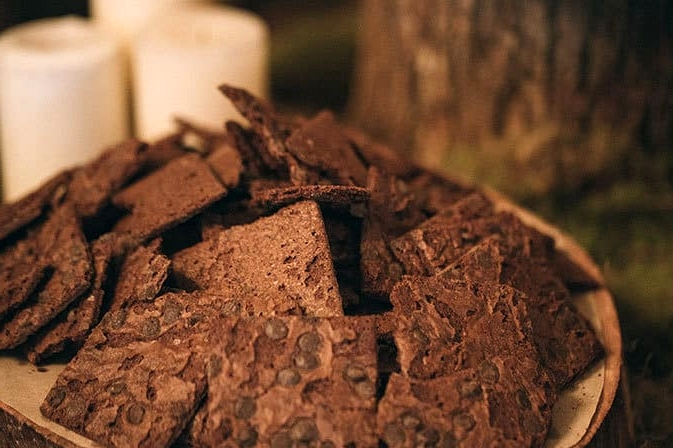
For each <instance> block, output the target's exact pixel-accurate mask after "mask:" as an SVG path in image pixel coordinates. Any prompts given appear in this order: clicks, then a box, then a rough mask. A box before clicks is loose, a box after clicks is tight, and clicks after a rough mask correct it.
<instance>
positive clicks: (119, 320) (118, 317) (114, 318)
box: [109, 309, 128, 330]
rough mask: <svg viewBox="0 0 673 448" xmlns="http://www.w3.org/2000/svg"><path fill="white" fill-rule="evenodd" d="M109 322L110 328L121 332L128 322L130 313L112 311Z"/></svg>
mask: <svg viewBox="0 0 673 448" xmlns="http://www.w3.org/2000/svg"><path fill="white" fill-rule="evenodd" d="M109 316H110V317H109V322H110V328H112V329H113V330H119V329H120V328H121V327H123V326H124V322H126V317H127V316H128V312H127V311H126V310H123V309H122V310H116V311H112V312H110V314H109Z"/></svg>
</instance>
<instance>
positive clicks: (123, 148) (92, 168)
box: [67, 139, 147, 218]
mask: <svg viewBox="0 0 673 448" xmlns="http://www.w3.org/2000/svg"><path fill="white" fill-rule="evenodd" d="M146 148H147V145H146V144H144V143H142V142H140V141H138V140H135V139H131V140H127V141H125V142H123V143H121V144H119V145H117V146H114V147H112V148H110V149H108V150H106V151H105V152H103V153H102V154H101V155H100V156H99V157H98V158H97V159H96V160H94V161H93V162H91V163H89V164H87V165H85V166H83V167H82V168H80V169H78V170H76V171H75V172H74V174H73V177H72V181H71V182H70V188H69V189H68V195H67V199H68V200H69V201H72V202H73V204H75V209H76V211H77V213H78V214H79V216H82V217H87V218H90V217H93V216H95V215H96V214H97V213H98V212H99V211H100V210H101V209H102V208H103V207H104V206H105V205H107V203H108V202H109V200H110V198H111V197H112V195H113V194H114V193H116V192H117V191H118V190H119V189H121V188H122V187H123V186H124V185H125V184H126V183H127V182H128V181H129V180H131V178H132V177H133V176H134V175H135V174H136V173H138V171H139V170H140V168H141V167H142V165H143V160H142V155H143V152H144V151H145V149H146Z"/></svg>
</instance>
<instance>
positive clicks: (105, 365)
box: [40, 293, 230, 447]
mask: <svg viewBox="0 0 673 448" xmlns="http://www.w3.org/2000/svg"><path fill="white" fill-rule="evenodd" d="M229 304H230V301H229V299H227V298H223V297H220V296H215V295H203V294H173V293H171V294H166V295H163V296H160V297H158V298H157V299H156V300H155V301H153V302H146V303H139V304H136V305H135V306H133V307H131V308H129V309H120V310H116V311H113V312H110V313H108V314H107V315H106V316H105V318H104V319H103V320H102V321H101V323H100V324H99V325H98V326H97V327H96V328H95V329H94V330H93V332H92V333H91V335H90V336H89V338H88V339H87V342H86V343H85V345H84V347H83V348H82V349H81V350H80V351H79V353H78V354H77V356H76V357H75V358H74V359H73V360H72V361H71V362H70V363H69V364H68V366H67V367H66V368H65V370H64V371H63V372H62V373H61V374H60V375H59V377H58V379H57V380H56V384H55V385H54V387H52V389H51V390H50V392H49V394H48V395H47V397H46V399H45V401H44V402H43V403H42V406H41V407H40V410H41V411H42V413H43V414H44V415H45V416H47V417H49V418H50V419H52V420H54V421H56V422H58V423H60V424H61V425H63V426H66V427H68V428H69V429H72V430H74V431H77V432H79V433H81V434H83V435H85V436H87V437H89V438H91V439H92V440H95V441H97V442H99V443H101V444H103V445H106V446H119V447H126V446H145V447H155V446H157V447H158V446H168V445H170V444H171V442H173V441H174V440H175V439H176V438H177V436H178V435H179V434H180V432H181V431H182V430H183V429H184V427H185V426H186V425H187V423H188V421H189V420H190V419H191V417H192V416H193V414H194V412H195V410H196V407H197V405H198V404H199V402H200V400H201V399H202V397H203V395H204V393H205V388H206V370H205V358H204V357H203V356H202V355H201V354H202V353H205V352H206V348H207V347H209V346H210V344H211V342H210V335H211V333H212V325H213V322H215V321H216V320H217V319H220V318H222V317H225V316H228V315H229V310H230V306H229Z"/></svg>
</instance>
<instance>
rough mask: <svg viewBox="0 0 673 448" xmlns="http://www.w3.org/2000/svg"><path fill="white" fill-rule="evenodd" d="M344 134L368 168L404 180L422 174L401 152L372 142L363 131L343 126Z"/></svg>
mask: <svg viewBox="0 0 673 448" xmlns="http://www.w3.org/2000/svg"><path fill="white" fill-rule="evenodd" d="M342 132H343V134H344V135H345V136H346V138H348V140H349V142H350V144H351V145H352V146H353V148H354V149H355V151H356V153H357V155H358V156H359V158H361V159H362V160H364V161H365V162H366V165H367V168H369V167H370V166H376V167H378V168H380V169H382V170H383V171H385V172H386V173H388V174H390V175H393V176H397V177H400V178H403V179H406V178H409V177H412V176H413V175H415V174H418V173H419V172H422V170H421V169H420V168H418V167H417V166H415V165H414V164H413V163H411V162H410V161H409V160H407V159H406V158H404V157H403V156H402V155H401V154H400V152H399V151H395V150H394V149H393V148H391V147H389V146H386V145H384V144H382V143H379V142H376V141H375V140H372V139H371V138H370V137H369V136H368V135H367V134H365V133H364V132H362V131H361V130H359V129H357V128H353V127H349V126H342Z"/></svg>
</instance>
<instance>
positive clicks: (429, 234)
mask: <svg viewBox="0 0 673 448" xmlns="http://www.w3.org/2000/svg"><path fill="white" fill-rule="evenodd" d="M449 210H451V209H449ZM464 217H465V215H464V214H463V213H459V214H457V215H456V214H454V213H439V214H437V215H435V216H433V217H432V218H430V219H428V220H427V221H425V222H423V223H422V224H421V225H419V226H418V227H416V228H414V229H412V230H410V231H409V232H407V233H405V234H404V235H402V236H400V237H399V238H396V239H395V240H394V241H392V242H391V243H390V247H391V249H392V251H393V253H394V254H395V257H396V258H397V259H398V260H399V261H400V262H401V264H402V265H403V266H404V269H405V271H406V272H407V273H408V274H410V275H435V274H437V273H439V272H440V271H442V270H443V269H445V268H446V267H447V266H448V265H449V264H451V263H452V262H454V261H455V260H456V259H458V258H459V257H460V256H461V255H463V254H465V253H466V252H467V251H469V250H470V249H471V248H472V247H474V246H475V245H476V244H477V243H478V242H479V241H481V240H482V239H484V238H487V237H489V236H491V235H500V236H501V237H502V238H503V239H504V240H505V241H506V243H507V244H509V245H511V246H515V247H518V248H519V249H520V253H521V254H522V255H525V256H529V257H532V258H534V259H536V260H540V262H542V263H545V262H546V260H547V259H548V257H549V256H550V255H551V254H552V253H553V250H554V248H553V247H554V246H553V240H552V239H551V238H549V237H547V236H546V235H543V234H541V233H539V232H538V231H536V230H535V229H533V228H530V227H528V226H526V225H524V224H523V223H522V222H521V221H520V220H519V219H518V218H517V217H515V216H514V215H512V214H510V213H505V212H501V213H493V214H491V213H489V214H487V215H481V216H480V215H477V216H474V217H472V219H469V218H467V219H463V218H464Z"/></svg>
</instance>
